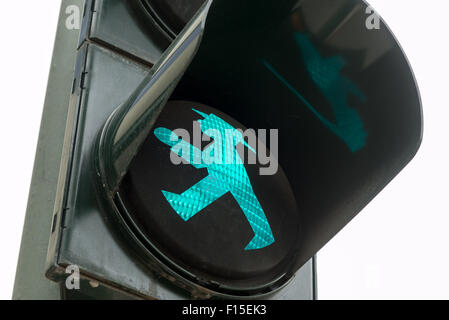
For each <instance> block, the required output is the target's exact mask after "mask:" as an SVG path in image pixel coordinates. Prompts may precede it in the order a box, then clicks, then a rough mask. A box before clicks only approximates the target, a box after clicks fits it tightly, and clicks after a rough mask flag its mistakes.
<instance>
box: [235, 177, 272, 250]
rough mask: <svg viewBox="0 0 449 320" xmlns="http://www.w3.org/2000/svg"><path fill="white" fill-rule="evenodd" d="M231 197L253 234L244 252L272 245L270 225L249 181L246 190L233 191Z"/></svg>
mask: <svg viewBox="0 0 449 320" xmlns="http://www.w3.org/2000/svg"><path fill="white" fill-rule="evenodd" d="M232 195H233V196H234V198H235V200H237V202H238V204H239V205H240V208H241V209H242V210H243V213H244V214H245V216H246V218H247V219H248V222H249V224H250V225H251V228H252V229H253V232H254V234H255V235H254V238H253V239H252V240H251V242H250V243H249V244H248V245H247V246H246V248H245V250H257V249H262V248H265V247H268V246H269V245H271V244H273V243H274V237H273V233H272V232H271V228H270V224H269V223H268V220H267V217H266V216H265V213H264V211H263V209H262V206H261V205H260V203H259V200H257V197H256V195H255V194H254V191H253V189H252V187H251V185H250V184H249V180H248V186H247V187H246V188H243V189H236V190H233V191H232Z"/></svg>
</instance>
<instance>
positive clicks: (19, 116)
mask: <svg viewBox="0 0 449 320" xmlns="http://www.w3.org/2000/svg"><path fill="white" fill-rule="evenodd" d="M369 2H370V3H371V4H372V5H373V7H374V8H375V9H376V10H377V11H378V12H379V13H380V14H381V15H382V17H383V18H384V19H385V20H386V21H387V23H388V24H389V26H390V28H391V29H392V30H393V32H394V33H395V35H396V36H397V38H398V39H399V41H400V43H401V45H402V46H403V48H404V50H405V52H406V53H407V55H408V58H409V60H410V62H411V64H412V66H413V69H414V71H415V74H416V78H417V80H418V83H419V85H420V90H421V94H422V100H423V105H424V112H425V136H424V143H423V145H422V148H421V150H420V152H419V153H418V155H417V157H416V158H415V159H414V160H413V161H412V163H411V164H410V165H409V166H408V167H407V168H406V169H405V170H404V171H403V172H402V173H401V174H400V175H399V176H398V177H397V178H396V179H395V180H394V181H393V182H392V183H391V184H390V185H389V186H388V187H387V188H386V189H385V190H384V191H383V192H382V193H381V194H380V195H379V196H378V197H377V198H376V199H375V200H374V201H373V202H372V203H371V204H370V205H369V206H368V207H367V208H366V209H365V210H364V211H363V212H362V213H361V214H360V215H359V216H358V217H357V218H356V219H355V220H354V221H353V222H352V223H350V224H349V225H348V226H347V227H346V228H345V229H344V230H343V231H342V232H341V233H340V234H339V235H338V236H336V237H335V238H334V239H333V240H332V241H331V242H330V243H329V244H328V245H327V246H326V247H325V248H324V249H322V250H321V252H320V253H319V256H318V258H319V260H318V279H319V281H318V284H319V285H318V290H319V298H320V299H433V298H436V299H449V272H448V271H449V253H448V244H449V202H448V198H449V193H448V191H449V187H448V183H449V143H448V141H447V138H448V137H449V133H448V131H449V103H448V97H449V96H448V93H449V80H448V78H447V77H448V75H449V63H448V59H449V35H448V34H447V32H448V31H449V27H448V22H447V21H448V16H449V2H448V1H447V0H428V1H417V0H416V1H410V0H394V1H391V0H372V1H369ZM59 3H60V2H59V1H57V0H47V1H34V0H26V1H3V3H2V5H1V6H2V12H3V14H2V18H1V19H0V30H1V31H0V32H1V41H2V45H1V49H0V64H1V65H0V71H1V78H0V81H1V91H0V92H1V100H0V101H1V110H2V111H1V114H0V146H1V150H2V152H1V155H0V168H1V169H2V174H1V176H0V177H1V179H0V195H1V204H2V207H1V208H2V210H1V215H2V217H1V218H2V219H1V221H2V222H1V223H0V253H1V257H2V258H1V260H0V299H10V298H11V294H12V288H13V284H14V274H15V268H16V263H17V257H18V253H19V246H20V239H21V232H22V226H23V222H24V216H25V210H26V204H27V199H28V191H29V185H30V182H31V175H32V169H33V163H34V154H35V151H36V145H37V137H38V132H39V126H40V119H41V114H42V108H43V104H44V97H45V91H46V82H47V78H48V71H49V68H50V62H51V54H52V48H53V42H54V37H55V31H56V24H57V18H58V12H59ZM392 72H394V70H392Z"/></svg>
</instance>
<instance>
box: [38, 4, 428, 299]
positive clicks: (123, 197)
mask: <svg viewBox="0 0 449 320" xmlns="http://www.w3.org/2000/svg"><path fill="white" fill-rule="evenodd" d="M125 7H126V10H125V9H123V8H125ZM86 8H87V9H86V12H87V14H86V15H85V18H84V31H83V32H82V38H81V40H82V41H81V46H80V49H79V53H78V64H77V68H76V70H77V71H76V80H75V85H74V91H73V94H72V104H71V110H72V117H69V120H68V125H67V126H68V128H67V138H66V149H65V152H66V153H65V156H64V157H63V159H62V166H61V167H62V169H61V176H60V181H59V188H58V197H57V199H58V201H57V202H56V205H55V216H54V223H53V230H52V235H51V239H50V245H49V254H48V260H47V276H48V277H49V278H51V279H53V280H55V281H59V282H61V281H62V279H64V277H65V268H66V267H67V266H69V265H77V266H79V268H80V270H81V274H82V276H83V277H84V278H85V279H89V280H94V281H96V282H98V283H100V284H102V285H104V286H105V287H109V288H113V290H114V291H116V292H122V293H123V292H125V293H127V294H132V295H134V296H141V297H145V298H149V297H156V298H173V297H175V298H179V297H188V296H192V295H193V296H194V297H201V298H212V297H221V298H260V297H267V298H273V299H276V298H281V297H284V298H290V299H294V298H301V297H304V296H306V297H309V298H313V296H314V288H313V278H314V277H313V264H311V263H310V261H311V259H312V260H313V257H314V255H315V254H316V253H317V252H318V251H319V250H320V248H322V247H323V246H324V245H325V244H326V243H327V242H328V241H329V240H330V239H331V238H332V237H333V236H334V235H335V234H337V233H338V232H339V231H340V230H341V229H342V228H343V227H344V226H345V225H346V224H347V223H349V222H350V220H351V219H352V218H354V217H355V216H356V215H357V214H358V213H359V212H360V211H361V210H362V209H363V208H364V207H365V206H366V205H367V204H368V203H369V202H370V201H371V200H372V199H373V198H374V197H375V196H376V195H377V194H378V193H379V192H380V191H381V190H382V189H383V188H384V187H385V186H386V185H387V184H388V183H389V182H390V181H391V179H393V178H394V176H395V175H397V174H398V173H399V171H400V170H401V169H402V168H404V166H405V165H406V164H407V163H408V162H409V161H410V160H411V159H412V158H413V156H414V155H415V153H416V152H417V150H418V148H419V145H420V141H421V138H422V111H421V103H420V98H419V93H418V89H417V86H416V83H415V79H414V77H413V73H412V71H411V69H410V66H409V64H408V62H407V59H406V58H405V56H404V53H403V52H402V50H401V48H400V46H399V45H398V43H397V42H396V40H395V38H394V36H393V35H392V34H391V32H390V31H389V29H388V27H387V26H386V25H385V24H384V23H383V22H382V21H381V20H380V18H378V19H379V23H378V24H377V23H375V24H373V25H370V24H369V23H368V22H367V21H368V19H376V18H377V17H378V16H377V15H376V14H375V13H373V11H372V10H370V8H369V7H368V6H367V4H366V3H365V2H364V1H359V0H302V1H297V0H288V1H282V2H279V1H272V0H267V1H242V0H240V1H224V0H223V1H222V0H215V1H208V0H204V1H201V0H198V1H182V0H178V1H164V0H145V1H144V0H142V1H130V2H125V1H120V0H110V1H88V2H87V5H86ZM130 12H132V14H133V17H135V18H134V19H135V20H134V21H133V22H132V23H131V22H129V23H130V26H129V30H134V31H133V32H132V33H129V34H126V32H125V33H121V32H123V30H120V28H118V27H117V26H118V22H117V17H120V15H122V16H123V17H128V15H129V14H130ZM128 19H129V18H128ZM121 21H127V20H126V18H123V20H121ZM129 21H131V20H129ZM131 25H132V26H131ZM127 27H128V26H127ZM137 30H140V31H137ZM141 30H147V32H146V33H145V32H142V31H141ZM148 30H150V31H148ZM148 39H151V41H149V40H148ZM308 261H309V262H308ZM301 267H303V268H302V269H301ZM301 273H302V274H303V275H304V274H306V277H304V276H301ZM295 274H296V275H297V276H296V277H295ZM154 276H157V277H160V278H158V279H159V280H154ZM150 279H151V281H150ZM304 279H306V280H304ZM304 281H305V282H308V284H307V286H308V287H307V288H308V289H305V291H307V292H308V293H310V292H311V294H309V295H307V294H306V295H304V289H303V288H304V287H303V286H304ZM149 283H151V285H149ZM155 288H156V289H155ZM301 288H302V289H301ZM161 292H164V293H163V294H161ZM67 294H69V295H70V293H67ZM89 295H92V293H89Z"/></svg>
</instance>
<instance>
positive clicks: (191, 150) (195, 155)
mask: <svg viewBox="0 0 449 320" xmlns="http://www.w3.org/2000/svg"><path fill="white" fill-rule="evenodd" d="M154 135H155V136H156V137H157V138H158V139H159V140H160V141H161V142H162V143H165V144H166V145H168V146H169V147H171V149H170V150H171V151H172V152H174V153H176V154H177V155H178V156H179V157H181V158H182V159H184V160H185V161H187V162H188V163H189V164H191V165H192V166H194V167H195V168H197V169H203V168H206V166H205V165H204V164H203V161H202V152H201V150H200V149H198V148H196V147H194V146H192V145H191V144H190V143H187V142H186V141H184V140H182V138H180V137H179V136H178V135H177V134H176V133H174V132H173V131H171V130H169V129H166V128H157V129H156V130H154Z"/></svg>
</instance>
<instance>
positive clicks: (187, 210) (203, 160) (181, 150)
mask: <svg viewBox="0 0 449 320" xmlns="http://www.w3.org/2000/svg"><path fill="white" fill-rule="evenodd" d="M194 111H195V112H196V113H198V114H199V115H201V116H202V117H203V118H204V120H199V121H198V122H199V123H200V125H201V131H202V132H203V133H204V134H208V132H210V131H211V130H212V131H215V132H217V134H216V135H214V143H212V144H211V145H209V146H208V147H206V148H205V149H204V150H203V151H201V150H199V149H198V148H196V147H195V146H193V145H191V144H190V143H187V142H186V141H184V140H183V139H181V138H180V137H179V136H178V135H177V134H175V133H174V132H173V131H171V130H169V129H166V128H157V129H156V130H155V131H154V134H155V136H156V137H157V138H158V139H159V140H160V141H161V142H163V143H164V144H166V145H168V146H170V147H171V149H170V150H171V151H172V152H173V153H175V154H177V155H178V156H179V157H181V158H182V159H184V160H185V161H187V163H189V164H191V165H192V166H194V167H195V168H196V169H204V168H205V169H207V172H208V174H209V175H208V176H207V177H206V178H204V179H203V180H201V181H200V182H198V183H197V184H196V185H194V186H192V187H191V188H189V189H188V190H187V191H185V192H184V193H182V194H175V193H172V192H168V191H162V193H163V194H164V197H165V198H166V200H167V201H168V203H169V204H170V205H171V207H172V208H173V209H174V210H175V212H176V213H177V214H178V215H179V216H180V217H181V218H182V219H183V220H184V221H186V222H187V221H188V220H190V219H191V218H192V217H194V216H195V215H196V214H198V213H199V212H200V211H201V210H203V209H204V208H206V207H208V206H209V205H211V204H212V203H214V202H215V201H217V200H218V199H220V198H221V197H222V196H224V195H225V194H227V193H231V194H232V196H233V197H234V198H235V200H236V201H237V203H238V204H239V206H240V208H241V209H242V211H243V213H244V214H245V217H246V219H247V220H248V222H249V224H250V226H251V228H252V230H253V232H254V238H253V239H252V240H251V242H250V243H249V244H248V245H247V246H246V248H245V250H257V249H262V248H265V247H267V246H269V245H271V244H273V243H274V242H275V240H274V237H273V233H272V231H271V227H270V224H269V223H268V220H267V218H266V216H265V212H264V210H263V209H262V206H261V205H260V203H259V200H258V199H257V196H256V195H255V194H254V191H253V188H252V186H251V181H250V179H249V177H248V173H247V172H246V168H245V166H244V164H243V161H242V159H241V158H240V155H239V153H238V150H237V146H238V145H239V144H240V143H241V144H243V145H245V146H246V147H247V148H249V149H250V150H251V151H252V152H254V153H256V151H255V150H254V149H253V148H251V147H250V146H249V145H248V144H247V143H246V142H245V141H244V139H243V135H242V133H241V132H240V131H239V130H237V129H235V128H234V127H233V126H231V125H230V124H229V123H227V122H226V121H224V120H223V119H221V118H220V117H218V116H216V115H214V114H210V115H207V114H205V113H202V112H200V111H197V110H194ZM217 137H219V138H217ZM219 152H221V155H222V157H214V155H215V156H217V154H216V153H219ZM212 157H213V158H214V160H212ZM218 158H219V159H220V161H215V160H216V159H218Z"/></svg>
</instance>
